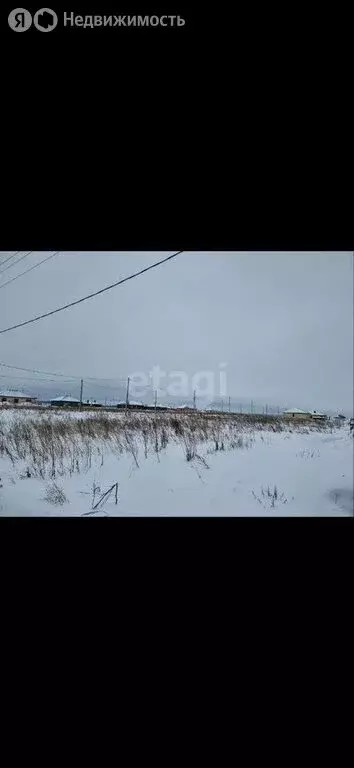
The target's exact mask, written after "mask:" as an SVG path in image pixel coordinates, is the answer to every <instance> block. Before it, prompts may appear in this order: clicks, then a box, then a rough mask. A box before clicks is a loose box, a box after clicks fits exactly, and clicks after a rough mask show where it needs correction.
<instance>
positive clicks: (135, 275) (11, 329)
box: [0, 251, 183, 334]
mask: <svg viewBox="0 0 354 768" xmlns="http://www.w3.org/2000/svg"><path fill="white" fill-rule="evenodd" d="M180 253H183V251H177V252H176V253H173V254H172V255H171V256H167V258H165V259H161V261H156V262H155V264H150V266H149V267H145V268H144V269H141V270H140V271H139V272H135V273H134V274H133V275H129V277H124V278H123V279H122V280H118V281H117V282H116V283H112V285H107V286H106V287H105V288H101V289H100V290H99V291H95V292H94V293H90V294H88V296H83V297H82V299H77V300H76V301H71V302H70V303H69V304H65V305H64V306H63V307H58V308H57V309H52V311H51V312H45V313H44V314H43V315H38V316H37V317H33V318H32V319H31V320H25V321H24V322H23V323H17V325H11V326H10V327H9V328H3V330H1V331H0V334H1V333H7V332H8V331H13V330H14V329H15V328H22V326H24V325H29V324H30V323H35V322H36V321H37V320H42V319H43V318H44V317H49V315H55V314H56V313H57V312H62V311H63V310H64V309H69V307H74V306H75V305H76V304H81V303H82V302H83V301H87V300H88V299H92V298H93V297H94V296H98V295H99V294H100V293H105V291H110V290H111V288H116V286H117V285H122V283H126V282H127V281H128V280H132V279H133V278H134V277H138V275H142V274H143V273H144V272H148V271H149V269H154V267H158V266H159V265H160V264H164V262H165V261H169V260H170V259H174V257H175V256H178V255H179V254H180Z"/></svg>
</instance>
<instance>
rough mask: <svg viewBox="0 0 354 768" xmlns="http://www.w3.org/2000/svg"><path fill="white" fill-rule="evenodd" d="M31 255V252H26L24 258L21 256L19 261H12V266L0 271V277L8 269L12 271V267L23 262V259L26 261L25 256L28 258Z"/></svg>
mask: <svg viewBox="0 0 354 768" xmlns="http://www.w3.org/2000/svg"><path fill="white" fill-rule="evenodd" d="M31 253H33V251H28V252H27V253H25V254H24V256H21V258H20V259H17V261H14V263H13V264H9V265H8V266H7V267H5V269H0V275H2V274H3V273H4V272H7V270H8V269H12V267H15V266H16V264H19V263H20V261H23V260H24V259H27V256H29V255H30V254H31ZM4 263H5V262H3V264H4ZM1 266H2V265H1Z"/></svg>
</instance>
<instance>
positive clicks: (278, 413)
mask: <svg viewBox="0 0 354 768" xmlns="http://www.w3.org/2000/svg"><path fill="white" fill-rule="evenodd" d="M279 413H280V410H279V405H278V416H279Z"/></svg>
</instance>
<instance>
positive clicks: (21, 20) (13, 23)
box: [8, 8, 32, 32]
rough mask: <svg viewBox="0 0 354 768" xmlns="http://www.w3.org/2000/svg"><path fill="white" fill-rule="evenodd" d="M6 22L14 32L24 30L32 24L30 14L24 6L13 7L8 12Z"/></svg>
mask: <svg viewBox="0 0 354 768" xmlns="http://www.w3.org/2000/svg"><path fill="white" fill-rule="evenodd" d="M8 22H9V26H10V27H11V29H13V30H14V32H26V30H27V29H29V28H30V26H31V24H32V16H31V14H30V12H29V11H26V8H15V10H14V11H11V13H9V16H8Z"/></svg>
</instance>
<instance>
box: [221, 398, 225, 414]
mask: <svg viewBox="0 0 354 768" xmlns="http://www.w3.org/2000/svg"><path fill="white" fill-rule="evenodd" d="M221 413H224V401H223V400H222V401H221Z"/></svg>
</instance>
